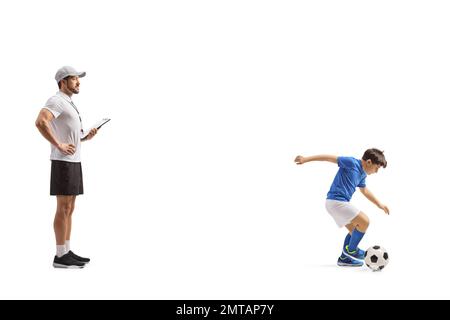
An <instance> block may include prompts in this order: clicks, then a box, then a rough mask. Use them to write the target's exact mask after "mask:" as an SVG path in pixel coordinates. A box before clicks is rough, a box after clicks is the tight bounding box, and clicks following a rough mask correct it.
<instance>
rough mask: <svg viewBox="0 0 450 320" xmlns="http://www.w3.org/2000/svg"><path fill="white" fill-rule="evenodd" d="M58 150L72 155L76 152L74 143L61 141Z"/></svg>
mask: <svg viewBox="0 0 450 320" xmlns="http://www.w3.org/2000/svg"><path fill="white" fill-rule="evenodd" d="M58 150H59V151H60V152H61V153H63V154H67V155H72V154H74V153H75V146H74V145H73V144H68V143H60V144H59V145H58Z"/></svg>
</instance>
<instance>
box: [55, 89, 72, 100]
mask: <svg viewBox="0 0 450 320" xmlns="http://www.w3.org/2000/svg"><path fill="white" fill-rule="evenodd" d="M56 94H57V95H59V96H61V97H62V98H64V99H66V100H67V101H69V102H72V99H71V98H70V97H69V96H68V95H67V94H65V93H64V92H62V91H61V90H60V91H58V92H57V93H56Z"/></svg>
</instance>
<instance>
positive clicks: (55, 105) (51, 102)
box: [44, 97, 63, 118]
mask: <svg viewBox="0 0 450 320" xmlns="http://www.w3.org/2000/svg"><path fill="white" fill-rule="evenodd" d="M44 109H47V110H49V111H50V112H51V113H52V114H53V116H54V117H55V118H58V117H59V115H60V114H61V113H62V112H63V108H62V105H61V102H60V101H59V99H58V98H57V97H51V98H50V99H48V100H47V102H46V103H45V106H44Z"/></svg>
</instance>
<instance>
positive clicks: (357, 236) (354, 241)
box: [344, 211, 369, 253]
mask: <svg viewBox="0 0 450 320" xmlns="http://www.w3.org/2000/svg"><path fill="white" fill-rule="evenodd" d="M351 227H353V230H352V235H351V237H350V241H349V243H348V245H347V246H346V248H345V249H346V250H344V252H346V253H352V252H356V251H357V248H358V244H359V243H360V242H361V240H362V238H363V237H364V234H365V233H366V231H367V228H368V227H369V217H367V215H366V214H365V213H364V212H362V211H361V212H360V213H359V214H358V215H357V216H356V217H355V218H354V219H353V220H352V221H351V223H350V224H349V225H347V229H349V230H350V228H351Z"/></svg>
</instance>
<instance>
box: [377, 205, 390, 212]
mask: <svg viewBox="0 0 450 320" xmlns="http://www.w3.org/2000/svg"><path fill="white" fill-rule="evenodd" d="M378 208H380V209H381V210H383V211H384V212H385V213H386V214H389V208H388V207H387V206H386V205H384V204H380V205H379V206H378Z"/></svg>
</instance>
